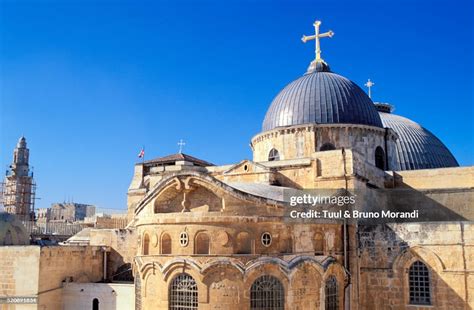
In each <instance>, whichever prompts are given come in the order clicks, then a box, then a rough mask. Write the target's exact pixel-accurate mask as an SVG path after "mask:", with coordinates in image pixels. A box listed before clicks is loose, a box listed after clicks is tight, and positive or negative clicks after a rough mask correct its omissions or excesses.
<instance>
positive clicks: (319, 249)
mask: <svg viewBox="0 0 474 310" xmlns="http://www.w3.org/2000/svg"><path fill="white" fill-rule="evenodd" d="M313 242H314V254H315V255H322V254H324V237H323V234H321V233H319V232H317V233H316V234H315V235H314V241H313Z"/></svg>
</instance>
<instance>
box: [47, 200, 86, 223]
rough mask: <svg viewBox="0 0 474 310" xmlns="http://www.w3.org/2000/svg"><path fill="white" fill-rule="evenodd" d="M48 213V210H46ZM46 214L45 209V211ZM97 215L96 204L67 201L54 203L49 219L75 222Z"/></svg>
mask: <svg viewBox="0 0 474 310" xmlns="http://www.w3.org/2000/svg"><path fill="white" fill-rule="evenodd" d="M46 213H47V212H46ZM43 214H44V211H43ZM93 215H95V206H93V205H88V204H82V203H75V202H67V203H53V204H52V205H51V208H50V211H49V219H48V220H49V221H63V222H75V221H83V220H84V218H86V217H91V216H93Z"/></svg>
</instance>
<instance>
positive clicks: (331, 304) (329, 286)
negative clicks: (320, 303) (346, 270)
mask: <svg viewBox="0 0 474 310" xmlns="http://www.w3.org/2000/svg"><path fill="white" fill-rule="evenodd" d="M325 292H326V299H325V300H326V310H338V309H339V298H338V297H339V296H338V288H337V280H336V277H335V276H330V277H329V278H328V279H327V280H326V288H325Z"/></svg>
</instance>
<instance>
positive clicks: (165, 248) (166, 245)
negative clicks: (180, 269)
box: [161, 234, 171, 254]
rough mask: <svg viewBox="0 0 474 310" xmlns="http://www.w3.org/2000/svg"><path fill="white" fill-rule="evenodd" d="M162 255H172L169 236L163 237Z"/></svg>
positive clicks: (164, 235)
mask: <svg viewBox="0 0 474 310" xmlns="http://www.w3.org/2000/svg"><path fill="white" fill-rule="evenodd" d="M161 254H171V237H170V235H168V234H163V235H162V236H161Z"/></svg>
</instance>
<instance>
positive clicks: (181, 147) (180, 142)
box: [178, 139, 186, 154]
mask: <svg viewBox="0 0 474 310" xmlns="http://www.w3.org/2000/svg"><path fill="white" fill-rule="evenodd" d="M185 145H186V143H184V141H183V139H181V140H179V142H178V146H179V153H180V154H181V153H182V152H183V146H185Z"/></svg>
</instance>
